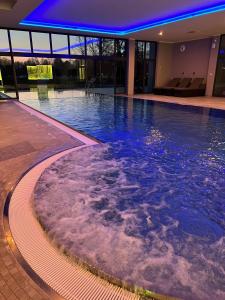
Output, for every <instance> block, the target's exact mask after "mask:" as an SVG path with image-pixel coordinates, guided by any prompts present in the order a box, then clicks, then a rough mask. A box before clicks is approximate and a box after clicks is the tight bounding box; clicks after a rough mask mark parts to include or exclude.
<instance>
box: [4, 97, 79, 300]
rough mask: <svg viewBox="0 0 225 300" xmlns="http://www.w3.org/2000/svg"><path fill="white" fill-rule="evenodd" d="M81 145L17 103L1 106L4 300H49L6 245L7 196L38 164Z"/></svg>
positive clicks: (7, 103) (6, 103)
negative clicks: (46, 158) (5, 208)
mask: <svg viewBox="0 0 225 300" xmlns="http://www.w3.org/2000/svg"><path fill="white" fill-rule="evenodd" d="M81 144H82V143H81V142H79V141H78V140H76V139H74V138H73V137H71V136H69V135H67V134H65V133H64V132H63V131H61V130H59V129H57V128H56V127H54V126H52V125H50V124H48V123H46V122H44V121H42V120H40V119H38V118H37V117H35V116H32V115H31V114H29V113H28V112H26V111H24V110H23V109H21V108H20V107H18V106H17V105H16V104H15V103H14V102H5V103H4V102H0V300H1V299H6V300H13V299H22V300H25V299H34V300H39V299H49V296H48V295H46V294H45V293H44V292H43V291H42V290H41V289H40V288H39V287H38V286H37V285H36V284H35V283H34V282H33V281H32V280H31V279H30V278H29V277H28V276H27V274H26V273H25V272H24V271H23V269H22V268H21V267H20V266H19V264H17V262H16V260H15V258H14V256H13V254H12V253H11V252H10V250H9V248H8V246H7V243H6V241H5V236H4V230H3V206H4V200H5V198H6V195H7V193H8V192H9V191H10V190H11V189H12V188H13V186H14V185H15V183H16V181H17V179H18V178H19V177H20V176H21V175H22V174H23V172H24V171H26V170H27V169H28V168H29V167H30V166H31V165H32V164H34V163H35V162H38V161H39V160H41V159H43V158H45V157H48V156H49V155H51V154H54V153H57V152H59V151H61V150H65V149H69V148H72V147H76V146H79V145H81Z"/></svg>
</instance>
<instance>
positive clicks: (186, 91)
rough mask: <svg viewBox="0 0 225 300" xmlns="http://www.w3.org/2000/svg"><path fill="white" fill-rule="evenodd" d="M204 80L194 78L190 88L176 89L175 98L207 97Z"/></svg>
mask: <svg viewBox="0 0 225 300" xmlns="http://www.w3.org/2000/svg"><path fill="white" fill-rule="evenodd" d="M203 82H204V78H194V79H193V80H192V82H191V84H190V85H189V86H188V87H186V88H185V87H183V88H181V87H180V86H179V87H176V88H175V89H174V90H173V93H174V96H175V97H196V96H204V95H205V84H203Z"/></svg>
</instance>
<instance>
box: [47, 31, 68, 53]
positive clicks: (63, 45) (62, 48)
mask: <svg viewBox="0 0 225 300" xmlns="http://www.w3.org/2000/svg"><path fill="white" fill-rule="evenodd" d="M51 36H52V52H53V54H69V49H68V37H67V35H65V34H64V35H63V34H52V35H51Z"/></svg>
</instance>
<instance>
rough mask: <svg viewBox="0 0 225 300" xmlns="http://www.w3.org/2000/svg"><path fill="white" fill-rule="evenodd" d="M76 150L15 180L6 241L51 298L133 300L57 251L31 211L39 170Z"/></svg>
mask: <svg viewBox="0 0 225 300" xmlns="http://www.w3.org/2000/svg"><path fill="white" fill-rule="evenodd" d="M81 147H86V146H81ZM81 147H79V149H80V148H81ZM76 150H78V148H77V149H70V150H66V151H63V152H61V153H59V154H56V155H54V156H52V157H50V158H48V159H46V160H44V161H43V162H41V163H40V164H38V165H37V166H36V167H34V168H32V169H31V170H30V171H29V172H28V173H27V174H26V175H25V176H24V177H23V178H22V179H21V180H20V182H19V183H18V184H17V186H16V188H15V190H14V192H13V193H12V196H11V201H10V206H9V219H8V220H9V227H8V230H7V231H6V239H7V241H8V244H9V246H10V248H11V250H12V251H13V253H14V255H16V258H17V259H18V260H19V262H20V263H22V267H23V268H24V269H25V271H26V272H27V273H28V274H29V275H31V273H33V274H32V275H33V276H32V278H33V279H34V280H35V281H36V283H37V284H38V285H39V286H40V287H41V288H43V289H44V290H45V291H46V292H47V293H48V295H49V296H51V297H52V298H53V299H63V298H65V299H114V297H115V298H117V299H128V300H129V299H130V300H132V299H134V300H137V299H139V296H137V295H135V294H131V293H130V292H128V291H126V290H123V289H121V288H119V287H116V286H114V285H112V284H110V283H108V282H106V281H105V280H103V279H101V278H98V277H96V276H95V275H93V274H92V273H90V272H88V271H86V270H85V269H83V268H81V267H80V266H78V265H77V264H75V263H73V262H72V261H71V259H69V258H68V257H66V256H65V255H63V254H62V253H60V251H59V250H58V249H56V248H55V247H53V245H52V244H50V242H49V240H48V238H47V236H46V234H45V232H44V231H43V229H42V227H41V225H40V224H39V222H38V220H37V219H36V217H35V216H34V214H33V211H32V205H31V203H30V200H31V197H32V193H33V189H34V186H35V184H36V182H37V180H38V178H39V176H40V175H41V173H42V172H43V171H44V170H45V169H46V167H48V166H49V165H50V164H51V163H53V162H54V161H56V160H57V159H59V158H60V157H62V156H63V155H65V154H68V153H70V152H72V151H76ZM21 219H22V220H23V222H21V223H19V222H18V220H21ZM5 229H7V228H6V227H5ZM37 257H38V260H37ZM87 285H88V289H87V288H86V286H87ZM93 297H94V298H93Z"/></svg>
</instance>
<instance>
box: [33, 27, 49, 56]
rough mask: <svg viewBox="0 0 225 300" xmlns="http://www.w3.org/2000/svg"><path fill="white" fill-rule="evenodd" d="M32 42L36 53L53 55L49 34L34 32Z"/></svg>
mask: <svg viewBox="0 0 225 300" xmlns="http://www.w3.org/2000/svg"><path fill="white" fill-rule="evenodd" d="M32 42H33V51H34V53H42V54H50V53H51V47H50V40H49V33H42V32H32Z"/></svg>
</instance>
